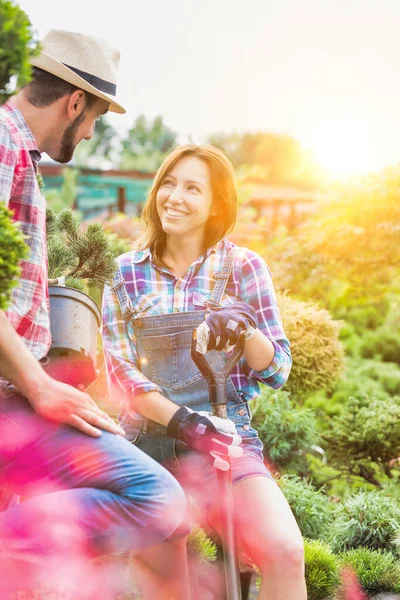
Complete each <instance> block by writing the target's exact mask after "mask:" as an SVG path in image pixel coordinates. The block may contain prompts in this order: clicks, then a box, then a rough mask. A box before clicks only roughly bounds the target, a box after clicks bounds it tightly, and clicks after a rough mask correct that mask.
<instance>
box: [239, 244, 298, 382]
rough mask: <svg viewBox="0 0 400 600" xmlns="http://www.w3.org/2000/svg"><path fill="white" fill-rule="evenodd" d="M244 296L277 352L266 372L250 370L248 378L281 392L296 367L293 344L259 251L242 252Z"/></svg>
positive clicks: (242, 290)
mask: <svg viewBox="0 0 400 600" xmlns="http://www.w3.org/2000/svg"><path fill="white" fill-rule="evenodd" d="M240 281H241V297H242V298H243V300H244V301H245V302H247V303H248V304H250V305H251V306H253V308H254V309H255V310H256V312H257V318H258V328H259V329H260V331H261V332H262V333H263V334H264V335H265V336H266V337H267V338H268V339H269V340H270V341H271V342H272V344H273V346H274V349H275V353H274V357H273V359H272V362H271V363H270V364H269V366H268V367H267V368H266V369H264V370H263V371H254V370H253V369H249V370H248V376H249V377H254V379H256V380H257V381H259V382H260V383H264V384H266V385H268V386H269V387H272V388H274V389H278V388H280V387H282V385H283V384H284V383H285V382H286V381H287V379H288V377H289V374H290V369H291V367H292V357H291V353H290V343H289V340H288V339H287V337H286V334H285V332H284V329H283V325H282V320H281V316H280V314H279V309H278V302H277V298H276V293H275V289H274V285H273V283H272V278H271V273H270V271H269V268H268V266H267V265H266V263H265V261H264V260H263V259H262V258H261V256H259V255H258V254H257V253H256V252H252V251H250V250H246V252H245V253H242V271H241V277H240Z"/></svg>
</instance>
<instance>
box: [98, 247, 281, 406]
mask: <svg viewBox="0 0 400 600" xmlns="http://www.w3.org/2000/svg"><path fill="white" fill-rule="evenodd" d="M233 246H234V244H233V243H232V242H229V241H228V240H227V239H225V238H224V239H223V240H221V241H220V242H219V243H218V244H217V245H216V246H214V247H212V248H209V249H208V250H207V251H206V253H205V254H204V255H203V256H201V257H200V258H198V259H197V260H196V261H195V262H194V263H193V264H192V265H190V267H189V268H188V269H187V271H186V273H185V274H184V275H182V277H179V278H177V277H175V276H174V275H173V274H172V273H170V272H169V271H168V269H164V268H158V267H156V266H155V265H154V264H153V262H152V256H151V252H150V250H149V249H146V250H143V251H132V252H127V253H126V254H123V255H122V256H120V257H119V258H118V260H117V262H118V264H119V267H120V269H121V271H122V274H123V276H124V279H125V284H126V289H127V292H128V294H129V296H130V297H131V299H132V302H133V304H134V305H135V306H137V305H138V304H139V306H143V311H142V312H139V313H138V315H137V316H139V317H147V316H151V315H160V314H168V313H176V312H186V311H192V310H196V309H203V310H204V300H206V299H210V297H211V293H212V290H213V287H214V274H215V273H217V272H218V271H220V270H221V269H222V266H223V263H224V260H225V257H226V255H227V253H228V252H229V250H230V249H231V248H232V247H233ZM227 296H228V297H230V298H231V299H234V300H235V301H238V300H241V301H243V302H247V303H248V304H251V306H253V308H254V309H255V310H256V312H257V317H258V328H259V329H260V330H261V331H262V333H263V334H264V335H265V336H266V337H267V338H268V339H270V340H271V342H272V344H273V346H274V348H275V355H274V358H273V360H272V362H271V364H270V365H269V366H268V368H267V369H265V370H264V371H260V372H259V371H254V370H253V369H250V368H249V366H248V365H247V363H246V360H245V358H244V357H243V358H242V359H241V360H240V361H239V363H238V364H237V365H236V367H235V369H234V370H233V371H232V373H231V377H232V380H233V383H234V385H235V387H236V389H237V390H238V391H239V392H242V393H243V394H244V397H245V398H246V400H251V399H252V398H255V397H256V396H257V395H258V394H259V392H260V387H259V382H261V383H264V384H266V385H268V386H270V387H272V388H274V389H277V388H280V387H281V386H282V385H283V384H284V383H285V381H286V380H287V378H288V376H289V373H290V369H291V365H292V359H291V354H290V344H289V341H288V339H287V337H286V335H285V332H284V330H283V327H282V322H281V318H280V315H279V310H278V306H277V301H276V295H275V291H274V286H273V283H272V279H271V274H270V271H269V269H268V267H267V265H266V263H265V262H264V260H263V259H262V258H261V257H260V256H259V255H258V254H257V253H256V252H253V251H251V250H248V249H246V248H241V249H240V250H239V252H238V254H237V255H236V258H235V264H234V268H233V271H232V275H231V277H230V278H229V281H228V284H227V286H226V290H225V296H224V297H223V298H222V304H224V298H225V299H226V297H227ZM102 336H103V345H104V353H105V361H106V370H107V379H108V383H109V387H110V390H111V396H112V397H113V398H114V399H115V400H117V399H118V398H119V397H121V395H122V396H124V395H125V394H128V395H133V394H135V393H141V392H150V391H153V390H155V391H161V390H160V388H159V387H158V386H157V385H156V384H155V383H153V382H151V381H149V380H148V379H147V378H146V377H145V376H144V375H143V374H142V373H141V372H140V370H139V369H138V357H137V352H136V348H135V344H134V342H132V340H131V339H130V338H129V336H128V333H127V325H126V322H125V321H124V320H123V318H122V314H121V310H120V307H119V304H118V300H117V297H116V295H115V293H114V292H113V291H112V290H111V289H110V287H108V286H106V287H105V290H104V296H103V318H102Z"/></svg>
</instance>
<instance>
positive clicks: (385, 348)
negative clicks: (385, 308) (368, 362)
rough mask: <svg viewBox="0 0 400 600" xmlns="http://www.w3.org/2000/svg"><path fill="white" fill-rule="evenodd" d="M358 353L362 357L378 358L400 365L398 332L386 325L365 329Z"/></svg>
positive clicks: (399, 337)
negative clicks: (373, 329)
mask: <svg viewBox="0 0 400 600" xmlns="http://www.w3.org/2000/svg"><path fill="white" fill-rule="evenodd" d="M360 354H361V356H362V357H364V358H378V359H380V360H382V361H384V362H393V363H397V364H398V365H400V333H399V331H398V330H397V331H396V330H393V329H389V328H388V327H385V326H384V327H380V328H379V329H377V330H376V331H367V332H366V333H365V334H364V336H363V341H362V344H361V347H360Z"/></svg>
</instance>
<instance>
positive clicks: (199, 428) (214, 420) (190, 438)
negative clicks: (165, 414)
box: [167, 406, 243, 471]
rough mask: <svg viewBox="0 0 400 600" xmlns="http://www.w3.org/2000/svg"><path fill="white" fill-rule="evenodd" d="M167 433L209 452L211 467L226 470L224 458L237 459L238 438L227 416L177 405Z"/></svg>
mask: <svg viewBox="0 0 400 600" xmlns="http://www.w3.org/2000/svg"><path fill="white" fill-rule="evenodd" d="M167 435H168V436H169V437H174V438H177V439H178V440H181V441H182V442H184V443H185V444H186V445H187V446H189V448H191V449H192V450H195V451H196V452H202V453H204V454H210V455H211V456H212V457H213V458H214V459H215V460H214V466H215V467H216V468H217V469H221V470H222V471H228V470H229V468H230V465H229V461H227V460H226V459H224V457H231V458H240V457H241V456H242V455H243V449H242V448H240V447H239V446H240V444H241V443H242V438H241V437H240V435H239V434H238V433H237V432H236V426H235V423H234V422H233V421H231V420H229V419H221V418H219V417H213V416H212V415H211V414H210V413H208V412H195V411H192V410H191V409H190V408H186V406H182V407H181V408H179V409H178V410H177V411H176V413H175V414H174V415H173V417H172V418H171V420H170V422H169V423H168V425H167Z"/></svg>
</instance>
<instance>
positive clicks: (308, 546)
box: [304, 540, 339, 600]
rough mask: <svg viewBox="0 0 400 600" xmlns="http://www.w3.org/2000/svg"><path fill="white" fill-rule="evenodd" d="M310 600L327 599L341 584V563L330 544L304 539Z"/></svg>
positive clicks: (308, 596)
mask: <svg viewBox="0 0 400 600" xmlns="http://www.w3.org/2000/svg"><path fill="white" fill-rule="evenodd" d="M304 557H305V578H306V585H307V598H308V600H325V599H326V598H328V597H331V595H332V594H333V593H334V591H335V589H336V588H337V586H338V584H339V563H338V559H337V557H336V556H335V554H333V552H332V550H331V548H330V547H329V545H328V544H326V543H324V542H321V541H316V540H304Z"/></svg>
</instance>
